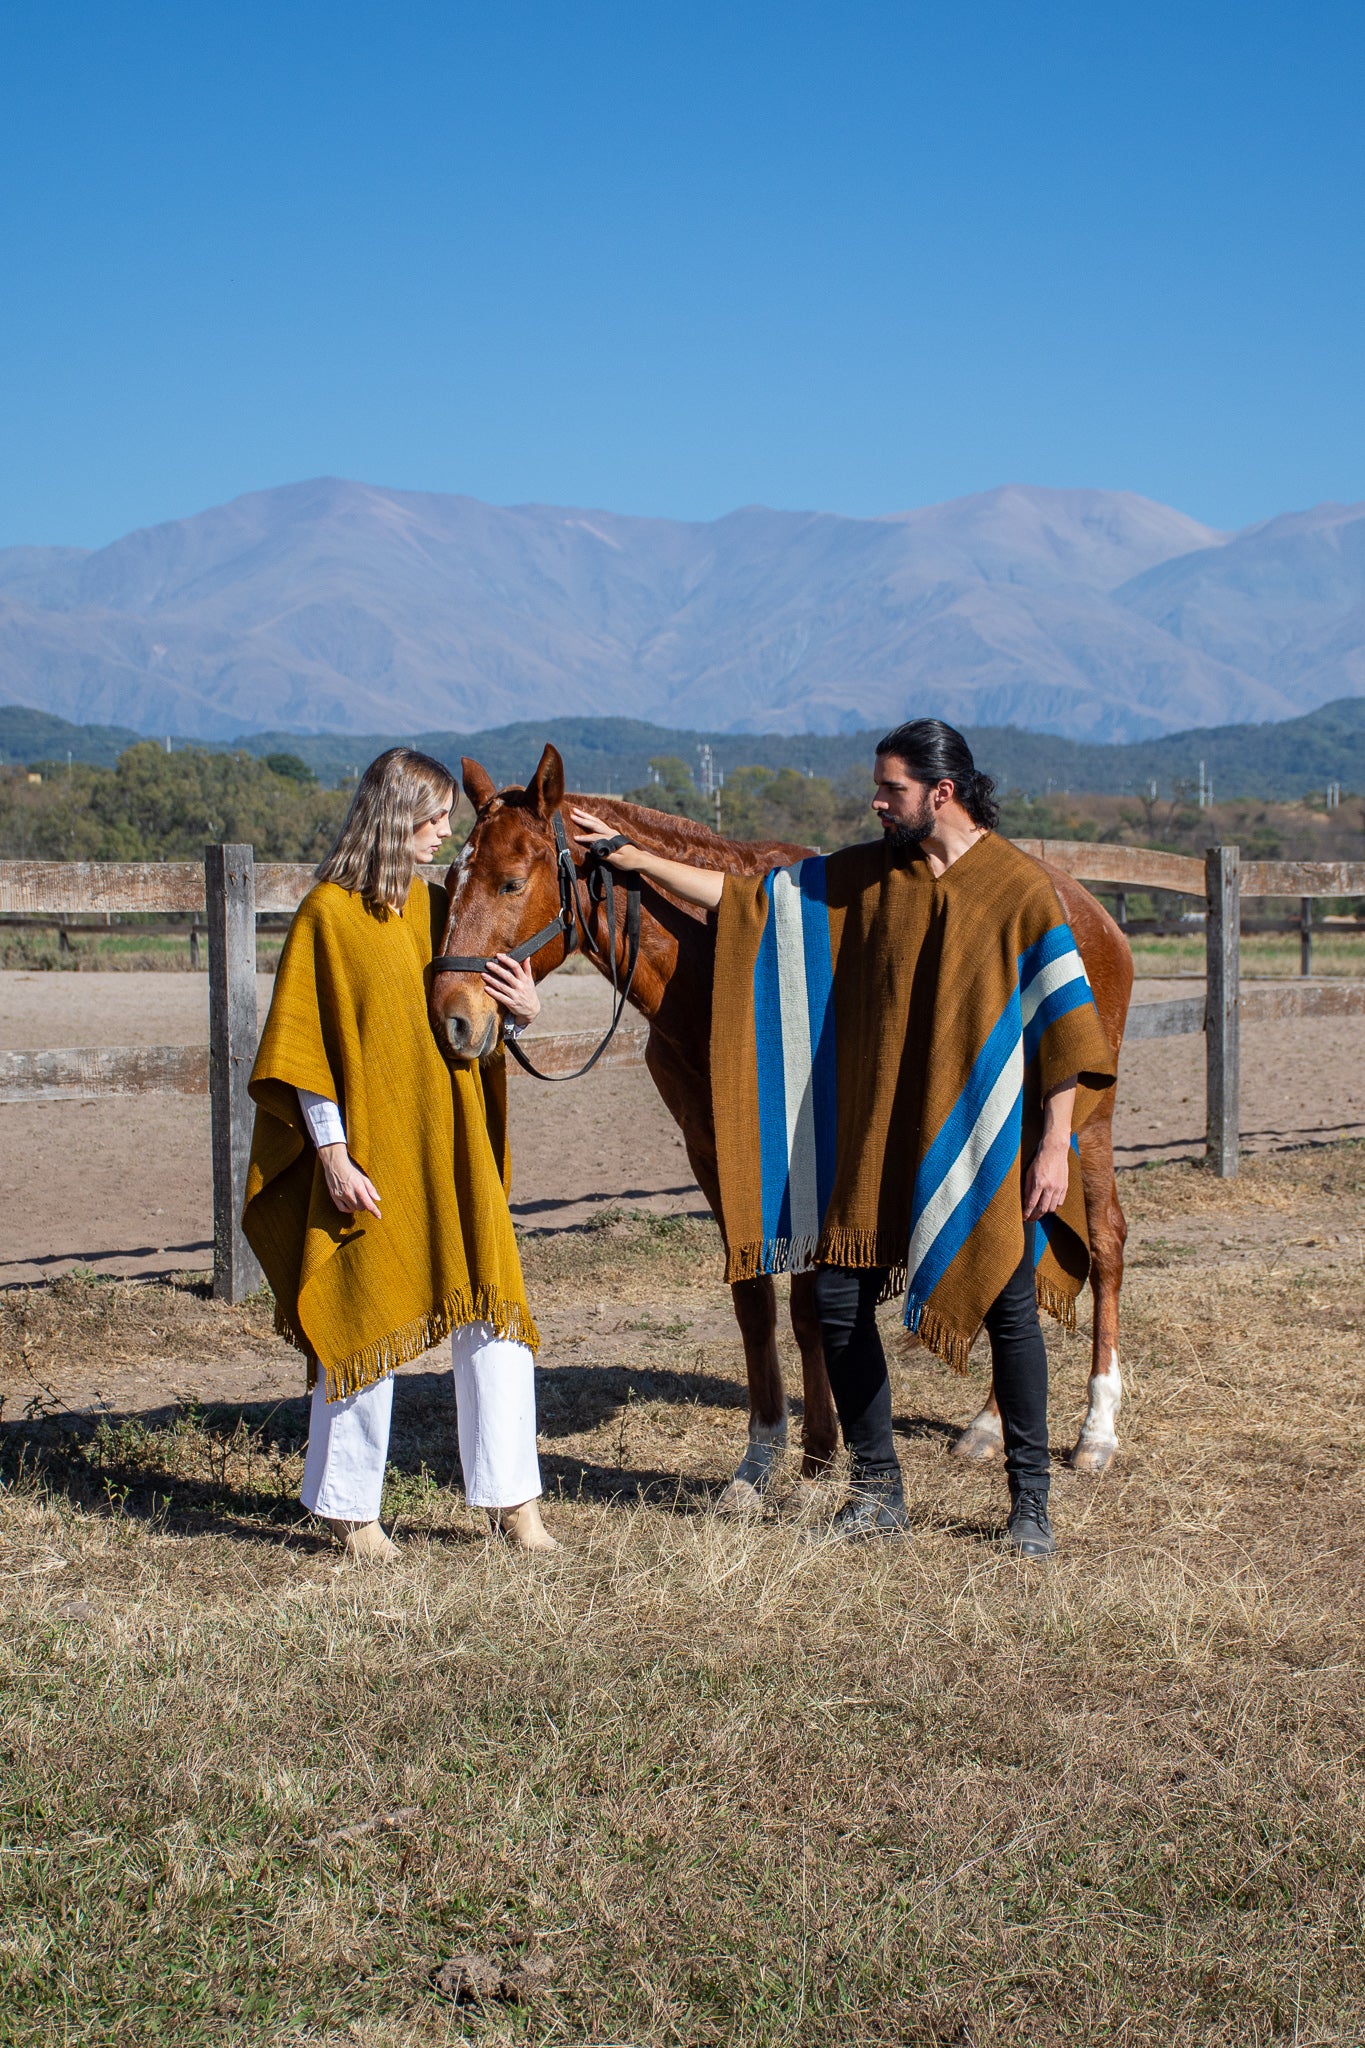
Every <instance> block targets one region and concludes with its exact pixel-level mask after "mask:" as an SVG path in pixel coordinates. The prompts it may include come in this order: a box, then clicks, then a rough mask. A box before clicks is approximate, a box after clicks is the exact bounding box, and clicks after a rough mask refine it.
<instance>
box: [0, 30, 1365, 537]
mask: <svg viewBox="0 0 1365 2048" xmlns="http://www.w3.org/2000/svg"><path fill="white" fill-rule="evenodd" d="M1363 103H1365V6H1362V5H1361V4H1360V0H1296V4H1293V5H1289V4H1275V5H1267V4H1257V0H1240V4H1237V5H1232V4H1207V0H1183V4H1179V5H1175V4H1167V0H1132V4H1121V5H1113V4H1110V5H1104V4H1098V5H1097V4H1093V0H1092V4H1090V5H1085V6H1081V5H1056V4H1048V0H1039V4H1036V5H1031V6H1026V5H1023V4H1020V0H999V4H979V0H956V4H953V5H951V6H948V5H933V6H927V5H917V4H903V5H899V6H891V5H870V4H865V0H838V4H834V0H826V4H823V5H818V6H817V5H810V4H807V0H781V4H774V5H755V4H749V0H726V4H717V5H711V4H706V5H696V4H689V0H678V4H676V5H674V6H672V7H668V8H664V7H641V6H640V5H639V4H638V0H634V4H624V0H623V4H619V5H616V4H612V5H606V4H595V0H573V4H566V0H558V4H555V5H550V4H544V0H502V4H501V5H497V6H490V5H489V4H488V0H479V4H478V5H473V4H469V0H439V4H435V0H389V4H388V5H386V6H378V5H354V4H347V0H327V4H325V5H323V4H300V0H270V4H269V5H258V4H254V0H253V4H241V0H220V4H219V5H218V6H216V7H213V8H209V7H186V6H184V4H183V0H180V4H177V5H174V6H171V5H165V4H161V0H138V4H119V0H102V4H99V5H94V4H88V5H81V6H73V5H68V4H63V0H11V4H10V6H9V8H8V9H7V12H6V29H5V37H4V60H3V65H2V66H0V189H3V193H4V200H3V211H2V212H0V295H2V303H0V380H2V382H0V389H3V404H2V405H0V544H7V543H12V542H21V541H37V542H53V541H66V542H75V543H79V544H81V545H86V546H90V545H98V544H100V543H102V542H104V541H107V540H110V539H113V538H114V537H116V536H117V535H118V534H120V533H122V532H124V531H126V530H127V529H128V528H130V527H133V526H137V525H145V524H149V523H151V522H154V521H156V520H160V519H167V518H175V517H179V516H181V515H183V514H186V513H190V512H194V511H197V510H200V509H202V508H203V507H204V506H206V505H209V504H213V503H216V502H219V501H221V500H223V499H226V498H229V497H232V496H235V495H236V494H238V493H239V492H242V491H247V490H252V489H257V488H260V487H262V486H265V485H270V484H276V483H283V482H288V481H291V480H294V479H297V478H300V477H306V476H311V475H318V474H322V473H332V474H338V475H344V476H351V477H359V478H363V479H365V480H367V481H369V482H374V483H384V484H391V485H396V486H403V487H410V488H415V489H426V490H442V491H465V492H469V493H471V494H472V495H474V496H476V497H481V498H487V499H492V500H495V501H498V502H502V503H516V502H522V501H525V500H532V499H539V500H544V501H555V502H560V503H567V504H590V505H602V506H607V507H610V508H612V509H615V510H618V511H623V512H645V513H659V514H665V515H669V516H677V517H685V518H710V517H713V516H715V515H717V514H719V513H722V512H724V511H726V510H728V509H730V508H732V507H733V506H735V505H739V504H744V503H753V502H763V503H767V504H772V505H778V506H788V507H791V506H810V507H819V508H821V509H825V510H830V511H839V512H847V513H877V512H884V511H891V510H895V509H898V508H903V507H906V506H911V505H917V504H927V503H931V502H933V501H935V500H938V499H942V498H947V497H955V496H959V495H962V494H964V493H966V492H969V491H975V490H981V489H985V488H988V487H989V486H991V485H993V484H997V483H1003V482H1007V481H1024V482H1033V483H1044V484H1061V485H1076V484H1094V485H1102V486H1106V487H1111V488H1126V489H1131V490H1136V491H1141V492H1144V493H1145V494H1147V495H1148V496H1151V497H1155V498H1159V499H1162V500H1164V501H1166V502H1168V503H1172V504H1175V505H1178V506H1180V507H1181V508H1182V509H1183V510H1185V511H1188V512H1191V513H1193V514H1195V515H1196V516H1198V517H1200V518H1203V519H1207V520H1209V521H1211V522H1212V523H1214V524H1216V525H1220V526H1233V525H1241V524H1244V523H1247V522H1249V521H1252V520H1255V519H1258V518H1264V517H1268V516H1270V515H1271V514H1273V513H1275V512H1278V511H1283V510H1287V509H1290V508H1292V507H1296V506H1302V505H1307V504H1311V503H1314V502H1316V501H1317V500H1320V499H1324V498H1338V499H1346V500H1351V499H1359V498H1362V497H1365V371H1363V369H1362V365H1365V331H1363V330H1365V318H1363V316H1365V288H1363V286H1362V273H1363V267H1365V266H1363V263H1362V254H1363V251H1362V243H1363V241H1365V175H1363V173H1365V122H1363V121H1362V119H1361V114H1360V109H1361V106H1362V104H1363Z"/></svg>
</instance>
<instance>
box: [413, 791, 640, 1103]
mask: <svg viewBox="0 0 1365 2048" xmlns="http://www.w3.org/2000/svg"><path fill="white" fill-rule="evenodd" d="M551 822H552V823H553V826H554V834H555V849H556V851H555V871H556V874H557V877H558V881H559V909H558V912H557V913H556V915H555V916H554V917H552V918H551V920H550V922H549V923H548V924H545V925H542V926H541V928H540V930H539V931H538V932H533V933H532V934H531V936H530V938H529V939H523V940H522V941H521V943H520V944H519V945H516V946H508V947H506V948H504V952H505V954H506V957H507V958H508V959H509V960H516V961H518V962H520V961H522V960H533V959H534V958H535V956H536V954H537V953H543V952H544V950H545V948H546V947H547V946H552V945H553V944H554V942H555V940H556V939H558V938H562V939H563V940H564V956H565V958H566V959H567V958H568V956H569V954H570V953H573V952H576V951H577V950H578V948H579V933H580V932H581V933H582V950H583V952H584V953H585V954H587V955H588V956H589V957H593V956H596V958H597V959H599V960H601V961H602V962H603V963H604V964H607V963H609V964H610V967H611V1000H612V1018H611V1023H610V1024H609V1025H608V1026H607V1031H606V1036H605V1037H604V1038H603V1039H602V1041H601V1043H600V1045H599V1046H598V1047H597V1049H596V1051H595V1052H594V1053H593V1054H592V1057H591V1058H590V1059H586V1060H585V1061H584V1062H583V1064H582V1066H581V1067H575V1068H574V1070H573V1072H572V1073H571V1074H543V1073H542V1072H541V1070H540V1068H539V1067H535V1066H532V1064H531V1062H530V1060H528V1059H527V1057H526V1055H525V1053H524V1052H523V1051H522V1050H521V1047H520V1046H519V1045H518V1044H517V1041H516V1039H515V1038H507V1037H504V1038H503V1044H504V1045H505V1046H506V1048H507V1050H508V1052H510V1053H511V1055H512V1057H513V1059H514V1060H515V1061H516V1063H517V1065H518V1066H519V1067H522V1068H523V1069H524V1070H525V1071H526V1073H528V1074H534V1075H535V1077H536V1079H537V1081H576V1080H578V1078H579V1076H580V1075H582V1074H586V1073H587V1072H588V1070H589V1068H590V1067H595V1066H596V1065H597V1062H598V1061H599V1060H600V1059H601V1057H602V1055H603V1053H604V1052H605V1051H606V1049H607V1047H608V1046H609V1045H610V1044H611V1041H612V1040H613V1038H615V1036H616V1032H617V1028H618V1026H619V1025H620V1022H621V1019H622V1018H623V1017H624V1016H625V1014H626V1004H627V1002H628V1001H629V999H630V992H631V989H632V988H633V987H634V985H635V970H636V968H637V967H638V966H639V964H640V877H639V875H637V874H627V875H622V876H620V877H619V880H620V882H621V885H622V887H623V888H624V890H625V892H626V973H625V980H624V981H621V979H620V977H619V976H618V974H617V969H616V883H617V880H618V877H617V875H616V873H615V871H614V870H613V869H612V868H610V867H609V866H608V865H607V855H608V854H610V853H615V851H616V849H617V847H618V846H629V844H630V841H629V840H628V839H627V838H626V835H625V834H624V833H623V832H618V833H617V835H616V837H615V838H614V839H594V841H593V843H592V845H591V846H590V847H589V848H588V849H587V854H586V858H585V860H584V870H585V872H584V881H585V883H586V885H587V891H588V902H589V905H590V906H593V907H595V906H596V905H598V904H602V905H604V906H605V909H606V919H607V942H608V945H609V947H610V951H609V952H607V951H604V950H603V949H602V948H601V947H599V946H597V945H596V944H595V943H594V941H593V936H592V930H591V927H590V925H589V922H588V919H587V918H585V917H584V915H583V907H582V904H581V903H580V902H579V899H578V870H577V867H576V865H575V863H574V855H573V848H572V847H571V846H570V845H569V840H568V835H567V833H566V832H565V830H564V820H563V818H562V817H561V816H560V814H559V812H558V811H556V812H555V814H554V817H553V819H552V821H551ZM497 957H498V956H497V955H496V954H493V953H487V954H474V953H441V954H439V955H438V957H437V958H436V959H435V960H433V961H432V963H431V968H432V973H433V974H482V973H483V971H484V969H485V968H486V967H487V966H488V964H489V961H490V960H494V959H496V958H497Z"/></svg>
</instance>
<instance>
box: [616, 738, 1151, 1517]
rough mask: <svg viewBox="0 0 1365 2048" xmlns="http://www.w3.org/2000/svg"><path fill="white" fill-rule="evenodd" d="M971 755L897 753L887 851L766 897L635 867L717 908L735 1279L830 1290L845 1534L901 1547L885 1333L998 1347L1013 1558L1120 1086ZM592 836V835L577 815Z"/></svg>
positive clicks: (1033, 876)
mask: <svg viewBox="0 0 1365 2048" xmlns="http://www.w3.org/2000/svg"><path fill="white" fill-rule="evenodd" d="M993 791H994V785H993V784H992V782H991V780H990V778H989V777H988V776H986V775H982V774H981V773H980V772H979V771H978V770H977V768H976V765H975V763H974V761H973V760H972V756H971V751H970V749H969V748H968V746H967V743H966V741H965V740H964V739H963V737H962V735H961V734H960V733H958V732H956V731H954V729H953V728H952V727H951V726H949V725H945V724H943V723H942V722H941V721H940V720H938V719H927V718H926V719H915V720H913V721H911V722H910V723H909V724H907V725H902V726H898V727H897V728H896V729H895V731H894V732H891V733H888V734H887V736H886V738H885V739H884V740H883V741H882V742H881V744H880V746H879V747H878V749H877V759H876V794H875V796H874V798H873V808H874V810H875V811H876V813H877V816H878V818H879V819H880V821H881V829H882V843H881V844H880V845H875V844H874V845H866V846H852V847H847V848H845V849H844V850H843V851H842V852H840V853H836V854H832V855H830V856H829V857H828V858H824V857H821V856H811V857H809V858H808V859H806V860H803V861H800V862H798V863H797V864H796V865H795V866H794V867H792V868H789V869H780V870H777V871H775V872H773V873H771V874H769V875H766V876H762V877H759V878H757V879H753V878H748V877H741V876H734V875H727V876H725V877H723V878H722V877H721V876H718V875H716V874H715V873H713V872H703V871H702V870H700V869H697V868H691V867H688V866H686V865H685V864H683V863H680V862H677V861H668V860H664V859H662V858H661V857H660V856H658V855H654V854H645V853H643V852H641V850H640V849H638V848H634V847H622V848H621V849H620V850H619V851H618V853H617V854H616V855H615V856H613V858H614V861H615V863H616V864H617V865H619V866H622V867H626V866H628V867H632V868H636V869H638V870H639V871H640V872H642V873H643V874H645V875H646V876H648V877H649V878H650V879H651V880H653V881H655V882H657V883H659V884H660V885H661V886H662V887H664V888H666V889H669V890H671V891H673V892H674V893H675V894H677V895H680V896H683V897H685V898H686V899H687V900H689V901H691V902H695V903H700V904H704V905H705V906H706V907H708V908H715V909H717V910H718V913H719V915H718V919H717V944H716V982H715V1002H714V1010H713V1024H712V1043H711V1069H712V1092H713V1097H714V1109H715V1125H716V1140H717V1159H718V1165H719V1170H720V1184H721V1208H722V1216H721V1224H722V1229H723V1232H724V1236H725V1243H726V1255H727V1264H726V1277H727V1279H730V1280H739V1279H744V1278H746V1277H748V1276H750V1275H752V1274H754V1273H759V1272H780V1271H783V1270H788V1271H793V1272H799V1271H807V1270H809V1269H810V1268H811V1267H812V1266H813V1267H814V1268H815V1273H816V1280H815V1291H816V1303H817V1308H818V1311H819V1315H820V1323H821V1329H822V1332H823V1336H824V1346H825V1362H826V1365H827V1368H828V1371H829V1377H830V1385H831V1388H832V1390H833V1393H834V1401H835V1406H836V1408H837V1410H838V1413H839V1421H840V1426H841V1428H842V1431H843V1435H844V1441H845V1443H846V1445H847V1447H848V1452H849V1459H850V1466H851V1476H852V1487H851V1491H850V1497H849V1499H848V1500H847V1502H846V1503H845V1504H844V1506H843V1507H842V1508H841V1509H840V1511H839V1513H838V1514H837V1515H836V1517H835V1519H834V1522H833V1524H832V1527H831V1529H830V1531H829V1534H830V1535H831V1536H832V1537H833V1538H835V1539H836V1540H865V1539H869V1538H874V1537H882V1536H896V1535H900V1534H903V1533H904V1532H905V1530H906V1528H907V1517H906V1511H905V1499H904V1489H903V1485H902V1478H901V1471H900V1465H899V1461H898V1459H897V1456H896V1450H895V1444H894V1440H893V1436H892V1429H891V1389H890V1382H889V1379H888V1376H887V1369H886V1358H885V1354H884V1352H883V1349H882V1343H881V1338H880V1335H879V1333H878V1330H877V1324H876V1309H877V1305H878V1303H879V1302H880V1301H882V1300H885V1299H887V1298H888V1296H889V1295H890V1294H891V1293H893V1292H897V1293H898V1292H901V1291H904V1295H905V1320H906V1323H907V1325H908V1326H909V1328H910V1329H911V1330H913V1331H914V1332H915V1333H916V1334H917V1335H918V1337H919V1338H920V1340H921V1342H923V1343H925V1344H926V1345H928V1346H929V1347H930V1348H931V1349H932V1350H934V1351H935V1352H937V1353H938V1355H939V1356H940V1357H942V1358H944V1359H945V1360H946V1361H947V1362H948V1363H950V1364H952V1365H953V1366H955V1367H957V1368H958V1369H959V1370H962V1369H965V1366H966V1362H967V1357H968V1354H969V1352H970V1350H971V1347H972V1344H973V1342H974V1340H975V1338H976V1336H977V1335H978V1333H979V1331H980V1330H981V1328H982V1327H983V1325H984V1327H985V1330H986V1332H987V1335H988V1336H989V1338H990V1344H991V1357H992V1366H993V1372H994V1380H995V1393H996V1398H997V1401H998V1403H999V1407H1000V1415H1001V1423H1002V1426H1003V1431H1004V1440H1005V1469H1006V1473H1007V1476H1008V1480H1009V1488H1010V1500H1011V1507H1010V1515H1009V1521H1008V1524H1007V1526H1006V1530H1005V1541H1006V1543H1007V1544H1009V1545H1010V1546H1011V1547H1012V1548H1014V1549H1015V1550H1018V1551H1020V1552H1021V1553H1023V1554H1024V1555H1025V1556H1030V1557H1047V1556H1050V1555H1051V1554H1052V1552H1053V1550H1054V1549H1055V1543H1054V1539H1053V1535H1052V1527H1051V1523H1050V1520H1049V1517H1048V1485H1049V1460H1048V1448H1047V1353H1046V1349H1045V1347H1044V1344H1043V1337H1042V1332H1041V1329H1040V1328H1039V1324H1038V1304H1039V1301H1040V1300H1041V1301H1042V1302H1043V1304H1044V1305H1045V1306H1046V1307H1048V1308H1049V1309H1050V1310H1051V1311H1052V1312H1053V1313H1055V1314H1058V1315H1061V1316H1063V1317H1065V1318H1067V1319H1068V1320H1069V1319H1070V1317H1071V1315H1072V1313H1073V1304H1074V1301H1075V1297H1076V1294H1077V1292H1078V1291H1079V1288H1080V1286H1081V1284H1082V1283H1083V1281H1084V1278H1085V1275H1086V1272H1087V1270H1088V1263H1089V1261H1088V1249H1087V1243H1086V1235H1085V1212H1084V1199H1083V1192H1082V1188H1081V1177H1080V1165H1079V1159H1078V1158H1077V1155H1076V1152H1075V1148H1074V1146H1073V1143H1072V1134H1073V1130H1074V1129H1075V1128H1077V1127H1078V1126H1079V1124H1080V1123H1082V1122H1083V1121H1084V1120H1085V1117H1086V1116H1087V1115H1088V1114H1089V1113H1090V1111H1091V1110H1092V1109H1093V1108H1094V1106H1095V1103H1096V1102H1097V1101H1098V1100H1099V1098H1100V1095H1101V1094H1102V1093H1103V1091H1104V1090H1105V1089H1106V1088H1108V1087H1110V1086H1112V1084H1113V1080H1114V1061H1113V1056H1112V1053H1111V1051H1110V1048H1109V1043H1108V1040H1107V1038H1106V1036H1105V1033H1104V1030H1103V1028H1102V1026H1101V1024H1100V1021H1099V1017H1098V1015H1097V1014H1096V1011H1095V1006H1094V1001H1093V999H1092V997H1091V994H1090V986H1089V983H1088V981H1087V980H1086V976H1085V970H1084V967H1083V965H1082V963H1081V960H1080V955H1079V954H1078V952H1077V951H1076V948H1075V943H1074V940H1073V939H1072V937H1071V933H1070V930H1069V928H1068V927H1067V924H1066V922H1065V919H1064V918H1063V916H1062V911H1061V906H1060V904H1059V903H1058V901H1057V896H1056V892H1055V890H1054V889H1053V887H1052V884H1051V882H1050V881H1049V880H1048V877H1047V874H1046V872H1045V871H1044V870H1043V869H1042V868H1041V867H1040V866H1039V865H1038V863H1037V862H1036V861H1034V860H1032V859H1030V858H1029V857H1028V856H1027V855H1025V854H1022V853H1020V852H1019V851H1018V850H1017V849H1016V848H1014V847H1012V846H1011V845H1010V844H1009V843H1008V841H1006V840H1003V839H1001V838H999V837H998V835H997V834H996V832H995V830H994V827H995V824H996V822H997V815H998V814H997V810H996V806H995V803H994V795H993ZM578 822H579V823H580V825H582V826H585V827H586V828H587V836H592V834H593V833H594V832H595V831H596V830H597V829H598V825H597V821H596V820H590V819H587V818H586V817H583V816H581V815H580V817H579V819H578Z"/></svg>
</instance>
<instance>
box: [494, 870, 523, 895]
mask: <svg viewBox="0 0 1365 2048" xmlns="http://www.w3.org/2000/svg"><path fill="white" fill-rule="evenodd" d="M525 887H526V877H525V875H509V876H508V878H507V880H506V881H505V882H504V883H503V885H502V887H501V888H500V889H499V890H498V894H499V896H520V894H521V892H522V890H523V889H524V888H525Z"/></svg>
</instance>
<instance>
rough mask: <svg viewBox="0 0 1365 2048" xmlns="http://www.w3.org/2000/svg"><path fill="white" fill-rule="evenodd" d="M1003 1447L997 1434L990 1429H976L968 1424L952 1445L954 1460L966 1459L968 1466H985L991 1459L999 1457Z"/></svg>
mask: <svg viewBox="0 0 1365 2048" xmlns="http://www.w3.org/2000/svg"><path fill="white" fill-rule="evenodd" d="M1002 1449H1003V1445H1002V1443H1001V1440H1000V1437H999V1436H998V1434H997V1433H996V1432H995V1431H994V1430H991V1429H978V1428H977V1426H976V1424H975V1423H974V1422H973V1423H970V1424H969V1425H968V1426H967V1428H966V1429H964V1430H963V1432H962V1434H961V1436H960V1437H959V1438H958V1440H957V1442H956V1443H955V1444H954V1445H953V1456H954V1457H955V1458H966V1459H967V1461H968V1463H969V1464H973V1465H985V1464H988V1463H989V1461H990V1460H991V1459H992V1458H998V1457H999V1456H1000V1453H1001V1450H1002Z"/></svg>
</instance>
